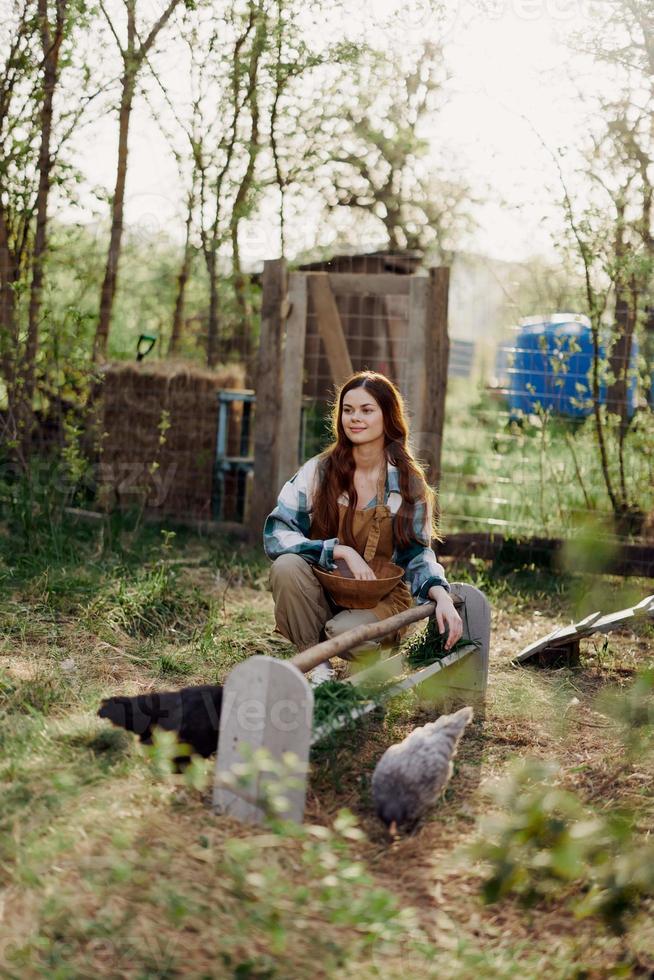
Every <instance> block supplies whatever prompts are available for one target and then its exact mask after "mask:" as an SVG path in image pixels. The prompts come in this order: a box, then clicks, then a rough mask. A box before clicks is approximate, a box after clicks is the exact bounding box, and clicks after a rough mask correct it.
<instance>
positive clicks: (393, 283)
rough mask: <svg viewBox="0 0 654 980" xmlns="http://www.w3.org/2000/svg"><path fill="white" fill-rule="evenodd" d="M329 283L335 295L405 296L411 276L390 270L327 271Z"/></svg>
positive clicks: (407, 292)
mask: <svg viewBox="0 0 654 980" xmlns="http://www.w3.org/2000/svg"><path fill="white" fill-rule="evenodd" d="M327 275H328V276H329V285H330V286H331V288H332V291H333V292H334V294H335V295H336V296H394V295H403V296H407V295H408V294H409V290H410V282H411V276H396V275H393V273H392V272H379V273H371V274H370V275H368V274H367V273H364V272H328V273H327Z"/></svg>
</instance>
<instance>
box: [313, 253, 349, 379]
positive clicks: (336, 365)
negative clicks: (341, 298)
mask: <svg viewBox="0 0 654 980" xmlns="http://www.w3.org/2000/svg"><path fill="white" fill-rule="evenodd" d="M307 275H308V277H309V290H310V294H311V301H312V303H313V308H314V310H315V314H316V320H317V322H318V330H319V332H320V336H321V338H322V342H323V344H324V346H325V353H326V354H327V360H328V361H329V369H330V372H331V376H332V378H333V380H334V384H336V385H341V384H343V382H344V381H345V380H346V379H347V378H348V377H349V376H350V375H351V374H352V373H353V372H352V361H351V360H350V354H349V351H348V349H347V342H346V340H345V334H344V333H343V325H342V323H341V317H340V314H339V312H338V307H337V306H336V300H335V298H334V294H333V292H332V289H331V286H330V284H329V273H327V272H310V273H307Z"/></svg>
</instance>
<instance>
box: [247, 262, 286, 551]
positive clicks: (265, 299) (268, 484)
mask: <svg viewBox="0 0 654 980" xmlns="http://www.w3.org/2000/svg"><path fill="white" fill-rule="evenodd" d="M286 282H287V274H286V262H285V261H284V259H272V260H270V261H267V262H264V264H263V296H262V304H261V334H260V337H259V354H258V360H257V370H256V382H255V390H256V393H257V404H256V414H255V422H254V480H253V487H252V502H251V506H250V522H249V538H250V541H251V542H252V544H255V543H256V542H257V541H259V542H260V541H261V533H262V529H263V524H264V521H265V519H266V517H267V516H268V514H269V513H270V511H271V510H273V508H274V506H275V503H276V500H277V493H278V491H279V487H278V486H276V482H277V474H278V472H279V453H280V434H281V427H280V421H281V411H282V409H281V406H282V403H283V397H282V396H283V381H282V351H283V331H284V321H283V318H282V303H283V302H284V299H285V297H286ZM271 477H272V478H271Z"/></svg>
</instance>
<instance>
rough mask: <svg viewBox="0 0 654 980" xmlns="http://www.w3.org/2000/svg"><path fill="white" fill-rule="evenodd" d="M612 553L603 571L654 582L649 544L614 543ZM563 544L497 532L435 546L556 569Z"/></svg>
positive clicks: (461, 535) (455, 537)
mask: <svg viewBox="0 0 654 980" xmlns="http://www.w3.org/2000/svg"><path fill="white" fill-rule="evenodd" d="M614 543H615V553H614V554H612V555H611V556H610V558H609V559H608V560H607V564H606V567H605V568H604V569H603V571H604V572H605V573H607V574H613V575H640V576H643V577H650V578H654V547H653V546H652V545H651V544H649V545H648V544H631V543H630V542H627V541H618V540H616V541H615V542H614ZM564 544H565V542H564V541H563V540H562V539H561V538H540V537H522V538H512V537H509V535H506V534H501V533H499V532H497V531H491V532H489V531H461V532H457V533H456V534H448V535H447V537H446V539H445V540H444V541H443V542H441V543H438V542H435V544H434V546H435V548H436V550H437V552H438V553H439V554H440V555H451V556H452V557H455V558H465V557H467V556H469V555H474V556H475V557H476V558H486V559H496V558H500V559H501V558H503V556H504V553H505V552H506V555H507V561H509V560H511V561H513V562H518V561H530V562H535V563H536V564H538V565H540V566H542V567H544V568H556V567H557V563H558V555H559V552H560V551H561V548H562V547H563V545H564Z"/></svg>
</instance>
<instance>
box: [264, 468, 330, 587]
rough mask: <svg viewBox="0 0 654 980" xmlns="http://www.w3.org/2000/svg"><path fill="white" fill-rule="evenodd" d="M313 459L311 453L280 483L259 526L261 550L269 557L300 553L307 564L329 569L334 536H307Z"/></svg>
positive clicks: (309, 521)
mask: <svg viewBox="0 0 654 980" xmlns="http://www.w3.org/2000/svg"><path fill="white" fill-rule="evenodd" d="M317 463H318V459H317V457H316V456H314V457H313V459H310V460H308V461H307V462H306V463H305V464H304V465H303V466H301V467H300V469H299V470H298V471H297V473H296V474H295V476H293V477H291V479H290V480H288V481H287V482H286V483H285V484H284V486H283V487H282V489H281V491H280V494H279V497H278V498H277V506H276V507H275V509H274V510H273V511H272V513H270V514H269V515H268V517H267V518H266V521H265V524H264V526H263V550H264V551H265V553H266V555H267V556H268V558H270V559H272V560H273V561H274V559H275V558H279V556H280V555H287V554H292V555H300V556H301V557H302V558H304V559H305V560H306V561H308V562H309V564H311V565H319V566H320V567H321V568H325V569H327V570H328V571H331V570H332V569H334V568H335V567H336V565H335V562H334V548H335V546H336V545H337V544H338V538H326V539H325V540H324V541H323V540H315V541H313V540H311V539H310V538H309V531H310V528H311V507H312V499H313V487H314V479H315V476H316V468H317Z"/></svg>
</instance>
